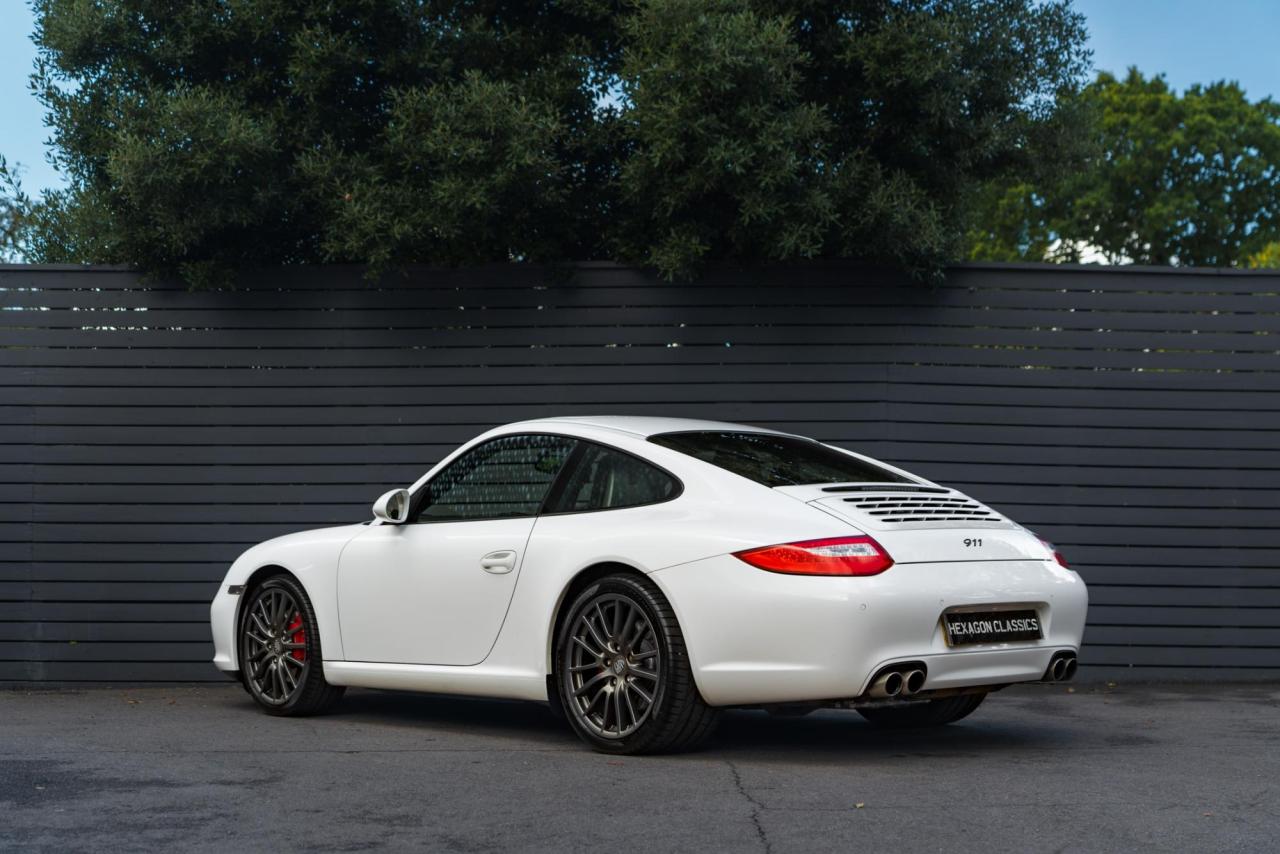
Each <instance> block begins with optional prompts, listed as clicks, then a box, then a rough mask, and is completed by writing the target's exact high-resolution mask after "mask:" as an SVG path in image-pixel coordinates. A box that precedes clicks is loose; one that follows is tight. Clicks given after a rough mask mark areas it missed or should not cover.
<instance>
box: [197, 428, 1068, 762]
mask: <svg viewBox="0 0 1280 854" xmlns="http://www.w3.org/2000/svg"><path fill="white" fill-rule="evenodd" d="M374 516H375V519H374V521H373V522H371V523H364V524H360V525H350V526H345V527H340V528H329V529H324V530H320V531H311V532H303V533H300V534H293V535H289V536H286V537H281V538H278V539H276V540H271V541H268V542H266V543H263V544H261V545H259V546H255V547H254V548H252V549H250V550H249V551H248V552H246V553H245V554H244V555H242V556H241V557H240V559H239V560H237V561H236V563H235V564H234V565H233V566H232V568H231V570H230V571H229V573H228V575H227V578H226V581H225V582H224V584H223V586H222V588H221V590H220V591H219V593H218V596H217V597H216V598H215V600H214V603H213V608H212V618H213V630H214V639H215V647H216V657H215V663H216V664H217V665H218V666H219V667H220V668H222V669H223V670H226V671H228V672H232V673H235V674H236V675H237V676H238V677H239V678H240V679H241V680H242V681H243V682H244V684H245V687H246V689H247V690H248V691H249V693H250V695H251V696H252V697H253V698H254V699H255V700H256V701H257V702H258V703H259V705H261V706H262V707H263V708H264V709H266V710H267V711H269V712H272V713H275V714H309V713H316V712H319V711H323V710H324V709H326V708H328V707H330V706H332V704H333V703H335V702H337V700H338V698H339V696H340V695H341V691H342V689H343V687H344V686H362V687H371V688H387V689H402V690H417V691H439V692H448V693H454V694H469V695H474V696H489V697H510V698H519V699H529V700H542V701H546V702H549V703H551V705H552V707H553V709H555V710H556V711H557V712H558V713H561V714H563V716H564V717H565V718H566V719H567V721H568V723H569V724H570V725H571V726H572V728H573V729H574V731H575V732H576V733H577V734H578V735H579V736H580V737H581V738H582V739H583V740H584V741H586V742H587V743H588V744H590V745H591V746H592V747H594V748H596V749H598V750H601V751H605V752H611V753H646V752H663V751H675V750H683V749H689V748H691V747H693V746H695V745H696V744H698V743H699V742H700V741H701V740H702V739H703V738H704V737H705V736H706V735H707V734H708V733H709V732H710V731H711V730H712V728H713V727H714V725H715V722H716V720H717V717H718V713H719V711H720V710H722V709H725V708H734V707H738V708H742V707H748V708H765V709H768V710H770V711H773V712H779V713H784V714H797V713H803V712H805V711H808V710H812V709H818V708H843V709H853V710H856V711H857V712H858V713H860V714H861V715H862V716H863V717H864V718H866V719H868V720H870V721H871V722H873V723H875V724H878V725H885V726H930V725H939V724H945V723H949V722H952V721H955V720H958V719H960V718H962V717H964V716H966V715H968V714H969V713H971V712H972V711H973V710H974V709H976V708H977V706H978V705H979V704H980V703H981V702H982V701H983V699H984V698H985V697H986V696H987V694H989V693H991V692H992V691H996V690H999V689H1000V688H1004V687H1006V686H1008V685H1012V684H1015V683H1019V682H1034V681H1041V680H1045V681H1057V680H1063V679H1070V678H1071V676H1072V675H1073V674H1074V672H1075V668H1076V655H1077V652H1078V650H1079V646H1080V640H1081V636H1082V634H1083V630H1084V621H1085V612H1086V608H1087V595H1086V591H1085V586H1084V583H1083V582H1082V581H1081V579H1080V577H1079V576H1078V575H1077V574H1076V573H1075V572H1073V571H1072V570H1071V569H1069V568H1068V567H1067V565H1066V563H1065V561H1064V560H1063V559H1062V557H1061V555H1060V554H1058V553H1057V552H1056V551H1055V549H1054V547H1053V546H1052V545H1050V544H1048V543H1046V542H1044V541H1042V540H1040V539H1039V538H1038V537H1037V536H1036V535H1035V534H1034V533H1032V532H1030V531H1028V530H1026V529H1025V528H1023V527H1021V526H1020V525H1018V524H1017V523H1015V522H1013V521H1012V520H1010V519H1007V518H1006V517H1004V516H1003V515H1001V514H1000V513H998V512H996V511H995V510H993V509H992V508H990V507H987V506H986V505H984V504H982V503H980V502H978V501H976V500H975V499H973V498H971V497H969V496H967V495H964V494H961V493H959V492H957V491H955V490H953V489H949V488H947V487H944V486H941V485H938V484H935V483H931V482H929V481H927V480H924V479H922V478H919V477H916V476H914V475H912V474H910V473H908V472H905V471H903V470H901V469H898V468H895V467H893V466H890V465H887V464H884V463H881V462H878V461H876V460H873V459H870V458H868V457H865V456H862V455H859V454H856V453H852V452H849V451H846V450H843V449H840V448H836V447H833V446H829V445H825V444H822V443H819V442H816V441H814V440H812V439H807V438H803V437H800V436H793V435H788V434H785V433H779V432H775V431H769V430H763V429H760V428H754V427H747V426H742V425H733V424H723V423H718V422H707V421H690V420H682V419H660V418H640V417H623V416H602V417H594V418H587V417H566V418H553V419H544V420H539V421H531V422H523V423H519V424H511V425H507V426H505V427H501V428H498V429H496V430H492V431H490V432H488V433H486V434H484V435H483V436H480V437H477V438H476V439H475V440H473V441H472V442H470V443H468V444H466V445H464V446H463V447H462V448H460V449H459V450H458V451H455V452H454V453H453V454H451V455H450V456H449V457H448V458H446V459H445V460H444V461H443V462H442V463H440V464H439V465H437V466H436V467H435V468H433V469H432V470H431V471H430V472H428V473H427V474H426V475H425V476H424V477H423V478H421V479H420V480H419V481H418V482H417V483H415V484H413V485H412V486H411V487H410V488H408V489H402V490H394V491H392V492H390V493H388V494H387V495H384V496H383V497H382V498H381V499H379V501H378V502H377V504H375V507H374Z"/></svg>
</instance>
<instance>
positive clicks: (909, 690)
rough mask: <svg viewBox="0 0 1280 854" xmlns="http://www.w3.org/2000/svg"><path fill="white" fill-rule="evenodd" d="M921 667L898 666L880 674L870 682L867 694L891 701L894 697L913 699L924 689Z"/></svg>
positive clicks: (910, 665) (923, 673)
mask: <svg viewBox="0 0 1280 854" xmlns="http://www.w3.org/2000/svg"><path fill="white" fill-rule="evenodd" d="M924 679H925V672H924V667H923V666H917V665H912V664H904V665H899V666H897V667H893V668H890V669H888V670H885V671H884V672H882V673H881V674H880V675H879V676H877V677H876V678H875V679H873V680H872V681H871V688H870V689H869V690H868V691H867V693H868V694H869V695H870V696H872V697H875V698H876V699H882V700H891V699H893V698H895V697H913V696H915V695H916V694H919V693H920V689H922V688H924Z"/></svg>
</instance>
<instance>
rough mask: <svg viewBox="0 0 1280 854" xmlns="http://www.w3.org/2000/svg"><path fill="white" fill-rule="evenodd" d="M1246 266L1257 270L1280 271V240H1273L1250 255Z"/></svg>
mask: <svg viewBox="0 0 1280 854" xmlns="http://www.w3.org/2000/svg"><path fill="white" fill-rule="evenodd" d="M1244 265H1245V266H1246V267H1252V268H1254V269H1255V270H1280V240H1273V241H1272V242H1270V243H1268V244H1267V245H1266V246H1264V247H1262V248H1261V249H1259V250H1258V251H1257V252H1255V253H1253V254H1252V255H1250V256H1249V257H1248V258H1246V259H1245V264H1244Z"/></svg>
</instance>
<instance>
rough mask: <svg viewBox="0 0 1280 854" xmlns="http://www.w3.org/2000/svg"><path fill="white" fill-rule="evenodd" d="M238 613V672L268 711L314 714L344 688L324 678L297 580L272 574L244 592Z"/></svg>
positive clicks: (313, 625) (314, 627) (313, 624)
mask: <svg viewBox="0 0 1280 854" xmlns="http://www.w3.org/2000/svg"><path fill="white" fill-rule="evenodd" d="M245 595H246V597H247V598H246V599H245V603H244V609H243V611H242V612H241V616H240V633H239V647H240V678H241V681H242V682H243V684H244V686H245V688H246V690H248V692H249V696H251V697H253V699H254V702H256V703H257V704H258V705H259V706H260V707H261V708H262V710H263V711H264V712H266V713H267V714H269V715H281V716H288V717H302V716H305V715H318V714H323V713H324V712H327V711H328V710H329V709H331V708H333V706H334V704H335V703H337V702H338V700H340V699H342V694H343V692H344V691H345V690H346V689H345V688H342V687H339V686H336V685H330V684H329V683H328V682H326V681H325V679H324V665H323V662H324V657H323V655H322V654H321V651H320V631H319V628H318V626H319V623H318V622H317V620H316V613H315V610H314V609H313V608H312V607H311V600H310V599H308V598H307V594H306V591H304V590H303V589H302V585H301V584H299V583H298V582H297V581H296V580H294V579H293V578H292V577H290V576H288V575H273V576H271V577H270V578H268V579H267V580H266V581H264V582H262V583H261V584H260V585H258V586H257V587H254V588H253V589H252V590H250V591H247V592H246V594H245Z"/></svg>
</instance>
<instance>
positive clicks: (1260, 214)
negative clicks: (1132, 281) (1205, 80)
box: [970, 69, 1280, 267]
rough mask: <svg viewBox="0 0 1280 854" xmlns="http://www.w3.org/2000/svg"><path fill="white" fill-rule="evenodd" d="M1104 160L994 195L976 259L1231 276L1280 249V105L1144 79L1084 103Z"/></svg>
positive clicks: (1236, 91)
mask: <svg viewBox="0 0 1280 854" xmlns="http://www.w3.org/2000/svg"><path fill="white" fill-rule="evenodd" d="M1079 101H1080V106H1081V108H1082V109H1083V110H1085V111H1086V112H1087V113H1090V114H1092V115H1094V116H1096V123H1095V127H1096V128H1097V130H1096V133H1097V140H1096V143H1095V145H1096V150H1097V152H1098V153H1097V155H1096V156H1095V157H1094V158H1093V160H1092V162H1091V163H1089V164H1088V166H1087V167H1086V168H1084V169H1081V170H1080V171H1079V172H1077V173H1076V174H1072V175H1067V176H1057V177H1052V178H1050V179H1048V180H1043V181H1041V182H1038V183H1035V184H1022V185H1007V184H1006V185H996V186H993V187H991V188H989V189H988V191H987V192H988V195H987V196H986V197H985V200H984V204H983V205H981V206H980V208H979V211H980V214H979V216H978V217H977V221H979V222H981V223H983V226H984V228H983V229H975V230H974V232H972V233H971V244H970V246H971V249H970V253H971V254H972V255H973V256H975V257H988V258H1016V259H1023V258H1032V259H1036V258H1042V257H1048V254H1047V250H1048V247H1050V246H1054V247H1056V248H1057V251H1058V253H1059V254H1060V255H1061V256H1065V257H1070V256H1072V255H1073V254H1076V253H1078V252H1079V250H1080V249H1081V248H1082V247H1083V246H1085V245H1088V246H1092V247H1096V248H1097V249H1099V250H1101V251H1102V252H1103V253H1104V254H1105V255H1106V256H1107V257H1108V258H1110V259H1111V260H1113V261H1132V262H1135V263H1140V264H1183V265H1195V266H1218V267H1229V266H1235V265H1238V264H1240V263H1242V262H1243V260H1244V259H1245V258H1246V257H1247V256H1249V255H1250V254H1251V253H1254V252H1257V251H1259V250H1260V249H1261V247H1263V246H1265V245H1266V244H1268V243H1269V242H1273V241H1276V240H1277V239H1280V104H1276V103H1275V102H1273V101H1271V100H1270V99H1264V100H1262V101H1258V102H1256V103H1250V102H1249V101H1248V99H1247V98H1246V97H1245V95H1244V92H1242V91H1241V90H1240V88H1239V87H1238V86H1237V85H1235V84H1234V83H1214V84H1212V85H1209V86H1193V87H1191V88H1190V89H1188V90H1187V92H1186V93H1185V94H1183V95H1181V96H1179V95H1178V94H1177V93H1175V92H1172V91H1170V89H1169V87H1168V85H1167V84H1166V83H1165V81H1164V80H1163V78H1160V77H1154V78H1151V79H1147V78H1145V77H1143V75H1142V74H1141V73H1139V72H1138V71H1137V70H1136V69H1131V70H1130V71H1129V74H1128V76H1127V77H1125V78H1124V79H1123V80H1117V79H1116V78H1114V77H1112V76H1111V75H1109V74H1101V75H1099V76H1098V79H1097V81H1096V82H1095V83H1093V84H1092V85H1090V86H1089V87H1087V88H1086V89H1085V90H1084V92H1083V93H1082V94H1081V96H1080V98H1079Z"/></svg>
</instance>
